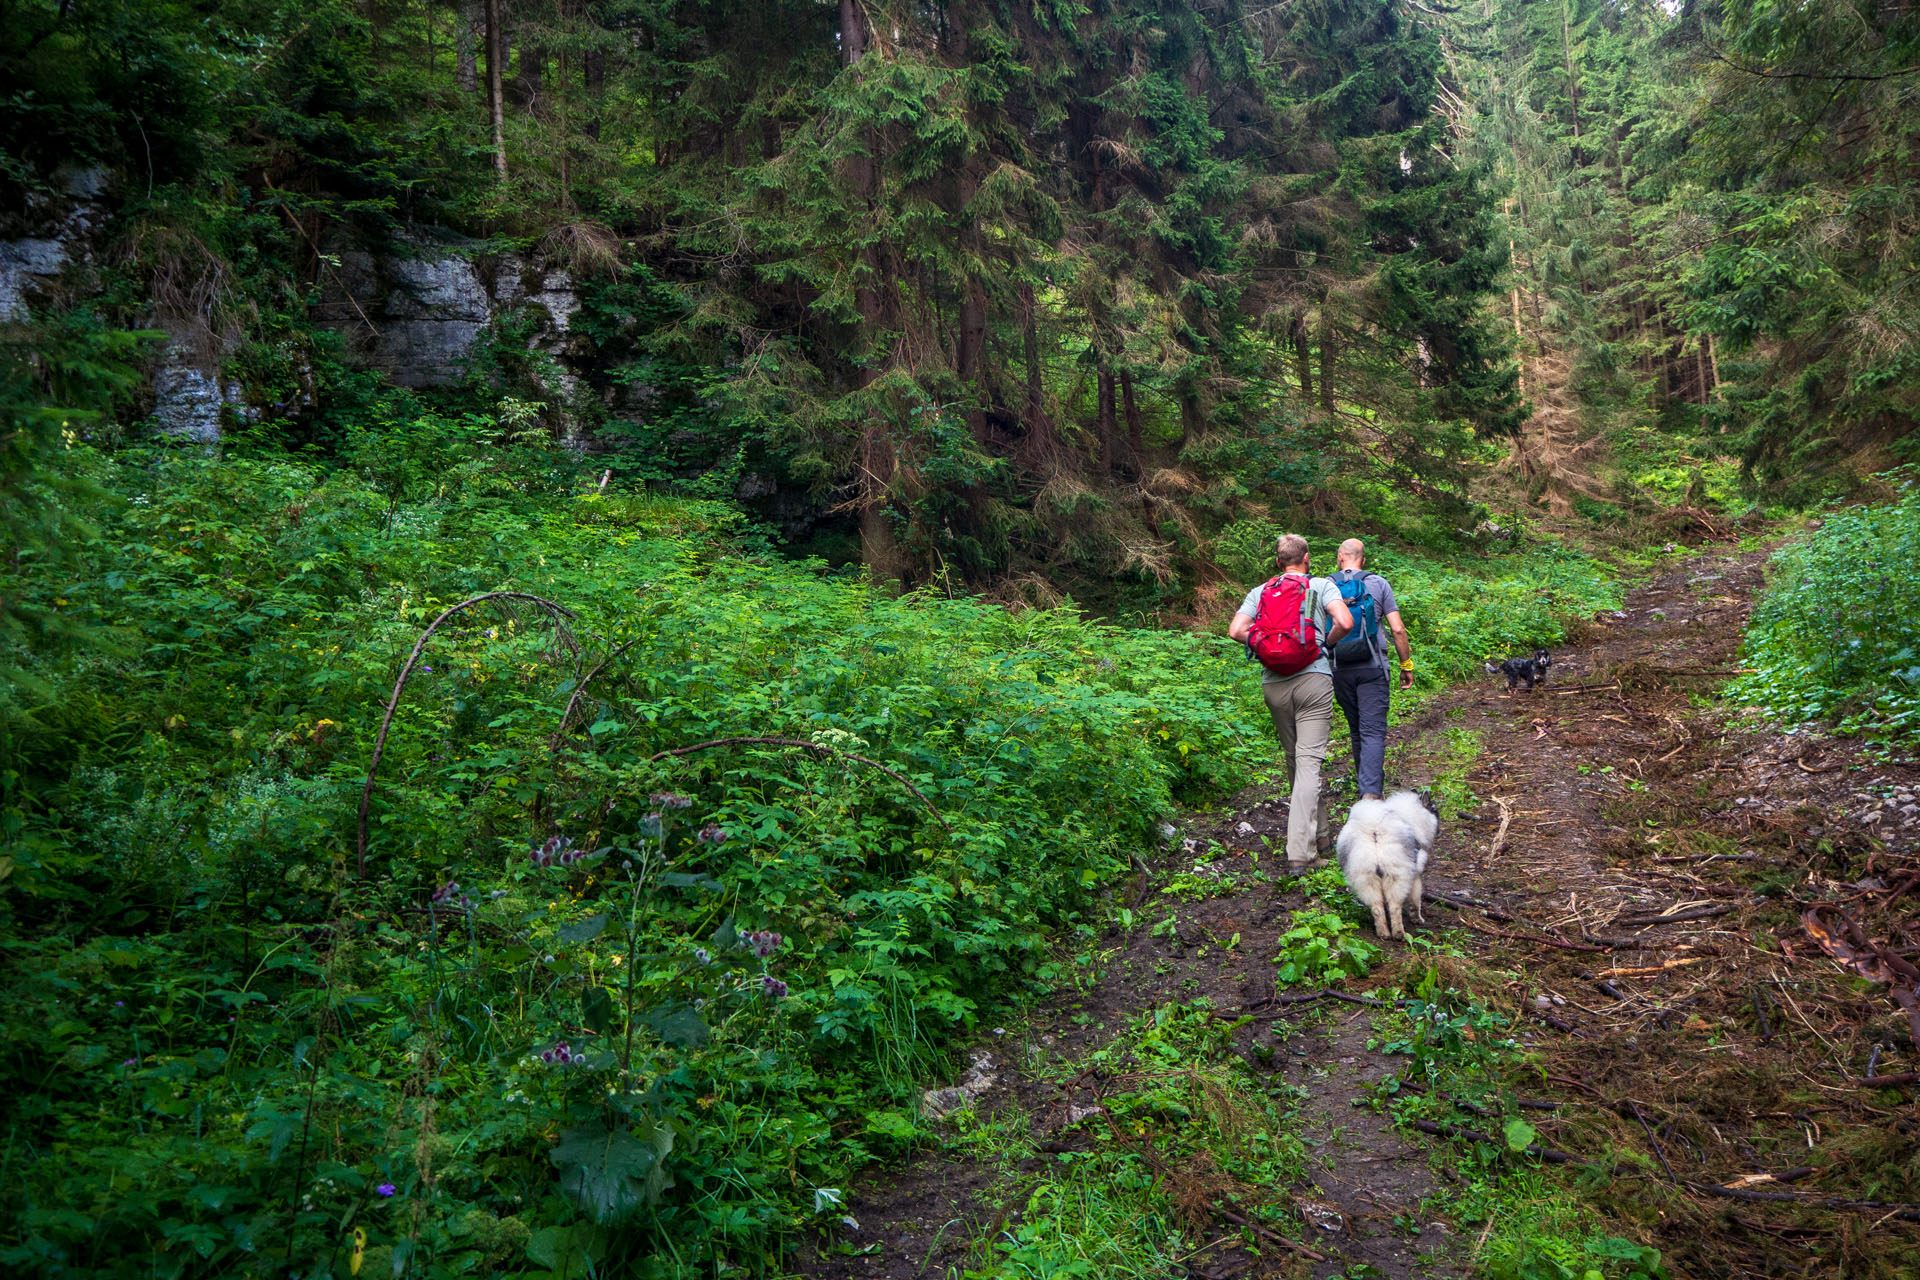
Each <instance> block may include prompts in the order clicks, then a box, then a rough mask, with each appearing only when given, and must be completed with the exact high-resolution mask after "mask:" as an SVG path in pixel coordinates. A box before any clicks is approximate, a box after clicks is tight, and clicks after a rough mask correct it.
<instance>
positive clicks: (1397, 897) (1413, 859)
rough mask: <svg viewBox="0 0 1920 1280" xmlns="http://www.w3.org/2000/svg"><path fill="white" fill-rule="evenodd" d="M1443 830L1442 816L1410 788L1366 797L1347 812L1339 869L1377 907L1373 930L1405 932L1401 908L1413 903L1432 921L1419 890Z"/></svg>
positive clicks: (1417, 915) (1389, 934)
mask: <svg viewBox="0 0 1920 1280" xmlns="http://www.w3.org/2000/svg"><path fill="white" fill-rule="evenodd" d="M1439 833H1440V818H1439V815H1437V814H1435V813H1434V812H1433V811H1432V810H1430V809H1428V808H1427V807H1426V805H1424V804H1422V803H1421V801H1420V797H1419V796H1417V795H1415V794H1414V793H1413V792H1411V791H1396V792H1395V793H1394V794H1392V795H1390V796H1388V797H1387V798H1386V799H1385V800H1362V801H1361V802H1360V803H1358V804H1356V805H1354V806H1353V812H1352V813H1350V814H1348V815H1347V825H1346V826H1345V827H1343V828H1341V831H1340V842H1339V845H1338V848H1339V851H1340V872H1341V874H1342V875H1344V876H1346V878H1347V887H1348V888H1350V889H1352V890H1353V894H1354V896H1355V897H1356V898H1358V899H1360V901H1362V902H1364V903H1366V904H1367V906H1368V907H1369V908H1370V909H1371V910H1372V911H1373V931H1374V932H1375V933H1376V934H1378V935H1380V936H1381V937H1383V938H1404V937H1406V935H1407V930H1406V926H1405V924H1404V923H1403V922H1402V919H1401V912H1402V910H1403V908H1404V907H1405V906H1408V905H1410V906H1411V907H1412V908H1413V918H1414V919H1415V920H1418V921H1419V922H1420V923H1421V924H1425V923H1426V922H1427V917H1426V915H1425V914H1424V913H1423V912H1422V911H1421V910H1420V892H1421V889H1422V888H1423V887H1424V885H1423V880H1424V878H1425V876H1426V871H1427V855H1428V854H1429V853H1431V852H1432V850H1433V840H1434V837H1435V836H1436V835H1438V834H1439Z"/></svg>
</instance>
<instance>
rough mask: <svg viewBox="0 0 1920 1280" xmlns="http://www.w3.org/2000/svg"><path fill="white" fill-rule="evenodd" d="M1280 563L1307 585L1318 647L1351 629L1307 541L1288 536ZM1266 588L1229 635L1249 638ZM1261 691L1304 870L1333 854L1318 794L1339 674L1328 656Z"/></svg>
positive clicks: (1295, 853)
mask: <svg viewBox="0 0 1920 1280" xmlns="http://www.w3.org/2000/svg"><path fill="white" fill-rule="evenodd" d="M1274 553H1275V554H1274V561H1275V563H1276V564H1277V565H1278V566H1279V569H1280V574H1281V576H1282V577H1286V576H1288V575H1294V576H1298V577H1304V578H1306V579H1307V595H1308V597H1309V598H1310V599H1311V600H1312V601H1313V607H1312V614H1311V616H1312V620H1313V625H1314V632H1315V635H1316V636H1317V637H1318V639H1319V641H1320V643H1321V644H1322V645H1325V644H1326V643H1328V642H1329V641H1334V640H1338V639H1339V638H1340V637H1341V636H1343V635H1345V634H1346V632H1347V629H1348V628H1349V627H1351V626H1352V625H1353V615H1351V614H1350V613H1348V612H1347V606H1346V605H1345V603H1343V602H1342V601H1341V599H1340V589H1339V588H1338V587H1336V586H1334V585H1333V583H1332V582H1330V581H1328V580H1327V579H1325V578H1316V577H1314V576H1313V571H1312V569H1311V568H1309V566H1308V559H1307V540H1306V539H1305V538H1303V537H1301V536H1300V535H1299V534H1297V533H1289V534H1287V535H1286V536H1285V537H1283V538H1281V539H1280V541H1279V542H1278V543H1277V544H1276V545H1275V547H1274ZM1265 590H1266V583H1264V582H1263V583H1261V584H1260V585H1259V586H1257V587H1255V588H1254V589H1253V590H1252V591H1249V592H1248V593H1247V598H1246V599H1245V600H1243V601H1242V602H1241V604H1240V609H1239V611H1238V612H1237V613H1235V614H1234V615H1233V622H1232V624H1231V625H1229V626H1228V628H1227V634H1228V635H1229V636H1232V637H1233V638H1234V639H1235V640H1245V639H1246V638H1247V632H1248V631H1249V630H1250V629H1251V628H1252V626H1253V620H1254V619H1255V618H1257V617H1259V616H1260V595H1261V593H1262V592H1263V591H1265ZM1260 691H1261V693H1262V694H1264V695H1265V696H1266V700H1267V711H1268V712H1269V713H1270V714H1271V715H1272V716H1273V727H1274V731H1275V732H1277V733H1278V734H1279V735H1280V746H1281V748H1282V750H1284V751H1285V752H1286V756H1287V777H1288V779H1290V790H1289V792H1288V794H1289V796H1290V797H1291V799H1290V800H1289V801H1288V805H1287V865H1288V866H1289V867H1290V868H1293V869H1294V870H1304V869H1305V868H1307V867H1310V866H1313V865H1315V863H1316V862H1317V861H1318V859H1319V858H1322V857H1325V856H1326V855H1327V854H1328V853H1329V852H1331V851H1332V849H1333V828H1332V827H1331V826H1329V825H1328V823H1327V798H1326V796H1325V794H1323V793H1322V792H1321V790H1320V765H1321V762H1322V761H1324V760H1325V759H1326V758H1327V736H1328V732H1329V730H1330V729H1331V728H1332V725H1333V675H1332V667H1331V666H1329V665H1328V662H1327V659H1326V658H1325V656H1324V655H1323V656H1321V657H1319V658H1316V659H1314V660H1313V662H1312V663H1310V664H1309V665H1308V666H1307V667H1305V668H1304V669H1302V670H1300V671H1298V672H1295V673H1294V674H1293V675H1290V676H1283V675H1281V674H1280V673H1279V672H1277V671H1273V670H1271V669H1263V672H1262V675H1261V680H1260Z"/></svg>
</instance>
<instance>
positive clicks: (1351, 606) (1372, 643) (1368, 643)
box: [1333, 573, 1380, 667]
mask: <svg viewBox="0 0 1920 1280" xmlns="http://www.w3.org/2000/svg"><path fill="white" fill-rule="evenodd" d="M1372 576H1373V575H1372V574H1368V573H1361V574H1358V575H1356V576H1355V577H1351V578H1346V579H1343V580H1341V581H1338V582H1336V583H1335V584H1334V585H1335V586H1337V587H1339V588H1340V599H1341V600H1342V601H1344V602H1345V604H1346V606H1347V609H1348V611H1349V612H1350V613H1352V614H1353V630H1351V631H1349V632H1347V634H1346V635H1344V636H1341V637H1340V643H1339V644H1336V645H1334V646H1333V660H1334V662H1335V663H1336V664H1337V665H1339V666H1342V667H1363V666H1366V665H1368V664H1370V663H1374V662H1378V661H1379V660H1380V658H1379V653H1380V611H1379V610H1378V609H1377V608H1375V606H1374V603H1373V594H1372V593H1371V592H1370V591H1368V590H1367V579H1368V578H1370V577H1372Z"/></svg>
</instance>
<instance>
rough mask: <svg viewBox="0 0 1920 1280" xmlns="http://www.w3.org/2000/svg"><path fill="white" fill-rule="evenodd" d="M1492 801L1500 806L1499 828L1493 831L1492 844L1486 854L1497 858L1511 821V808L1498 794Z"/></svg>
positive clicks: (1505, 839)
mask: <svg viewBox="0 0 1920 1280" xmlns="http://www.w3.org/2000/svg"><path fill="white" fill-rule="evenodd" d="M1493 802H1494V803H1495V804H1497V805H1499V806H1500V829H1499V830H1498V831H1496V832H1494V833H1493V844H1492V846H1491V847H1489V848H1488V850H1487V856H1488V857H1489V858H1497V857H1499V856H1500V847H1501V846H1502V845H1504V844H1506V842H1507V827H1508V826H1510V825H1511V824H1512V822H1513V810H1512V809H1511V808H1510V807H1509V806H1508V805H1507V802H1506V801H1505V800H1502V799H1501V798H1500V797H1499V796H1495V797H1494V798H1493Z"/></svg>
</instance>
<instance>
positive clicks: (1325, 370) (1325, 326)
mask: <svg viewBox="0 0 1920 1280" xmlns="http://www.w3.org/2000/svg"><path fill="white" fill-rule="evenodd" d="M1320 407H1321V408H1322V409H1323V410H1325V411H1326V412H1327V413H1329V414H1330V413H1332V412H1333V311H1332V309H1331V308H1330V307H1328V306H1327V300H1326V298H1325V296H1324V295H1323V296H1322V297H1321V299H1320Z"/></svg>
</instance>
